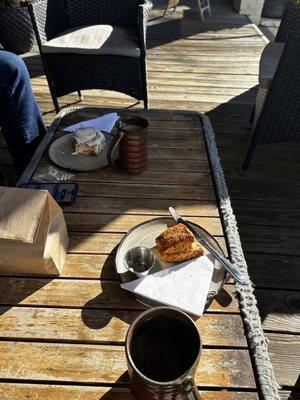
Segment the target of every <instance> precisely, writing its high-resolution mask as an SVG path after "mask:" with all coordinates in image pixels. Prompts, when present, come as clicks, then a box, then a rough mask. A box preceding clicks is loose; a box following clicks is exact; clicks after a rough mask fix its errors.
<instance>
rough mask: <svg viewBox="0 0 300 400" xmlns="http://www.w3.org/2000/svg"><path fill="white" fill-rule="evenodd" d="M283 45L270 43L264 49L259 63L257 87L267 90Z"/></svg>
mask: <svg viewBox="0 0 300 400" xmlns="http://www.w3.org/2000/svg"><path fill="white" fill-rule="evenodd" d="M283 49H284V43H277V42H270V43H268V44H267V45H266V47H265V48H264V51H263V52H262V55H261V58H260V62H259V85H260V87H262V88H264V89H267V88H269V87H270V85H271V83H272V79H273V78H274V75H275V72H276V69H277V66H278V63H279V60H280V57H281V54H282V52H283Z"/></svg>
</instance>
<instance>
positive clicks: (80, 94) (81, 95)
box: [77, 90, 84, 101]
mask: <svg viewBox="0 0 300 400" xmlns="http://www.w3.org/2000/svg"><path fill="white" fill-rule="evenodd" d="M77 93H78V97H79V100H80V101H83V100H84V97H83V94H82V93H81V91H80V90H78V91H77Z"/></svg>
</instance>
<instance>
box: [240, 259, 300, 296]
mask: <svg viewBox="0 0 300 400" xmlns="http://www.w3.org/2000/svg"><path fill="white" fill-rule="evenodd" d="M246 259H247V263H248V267H249V273H250V276H251V279H252V282H253V283H254V284H255V285H256V286H260V287H270V288H279V289H296V290H298V289H299V279H298V273H299V264H300V259H299V257H292V256H291V255H288V256H282V255H273V254H260V255H259V256H257V254H250V253H248V254H246ZM291 277H296V279H291Z"/></svg>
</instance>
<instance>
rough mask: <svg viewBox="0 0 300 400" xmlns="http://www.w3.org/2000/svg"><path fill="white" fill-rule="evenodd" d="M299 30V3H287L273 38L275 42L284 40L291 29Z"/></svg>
mask: <svg viewBox="0 0 300 400" xmlns="http://www.w3.org/2000/svg"><path fill="white" fill-rule="evenodd" d="M297 30H300V4H293V3H291V2H290V3H288V5H287V7H286V9H285V11H284V14H283V16H282V19H281V23H280V26H279V29H278V32H277V35H276V38H275V42H282V43H283V42H286V41H287V38H288V35H289V34H290V32H292V31H297Z"/></svg>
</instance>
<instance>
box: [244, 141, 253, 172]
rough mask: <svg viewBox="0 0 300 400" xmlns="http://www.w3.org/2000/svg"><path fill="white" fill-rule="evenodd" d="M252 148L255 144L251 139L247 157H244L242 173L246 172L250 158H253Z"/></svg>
mask: <svg viewBox="0 0 300 400" xmlns="http://www.w3.org/2000/svg"><path fill="white" fill-rule="evenodd" d="M254 148H255V143H254V141H253V139H252V141H251V143H250V146H249V149H248V152H247V155H246V157H245V160H244V162H243V165H242V170H243V171H247V169H248V167H249V164H250V161H251V158H252V156H253V152H254Z"/></svg>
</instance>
